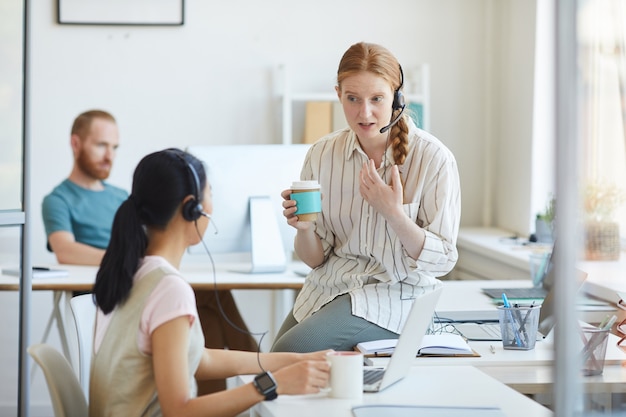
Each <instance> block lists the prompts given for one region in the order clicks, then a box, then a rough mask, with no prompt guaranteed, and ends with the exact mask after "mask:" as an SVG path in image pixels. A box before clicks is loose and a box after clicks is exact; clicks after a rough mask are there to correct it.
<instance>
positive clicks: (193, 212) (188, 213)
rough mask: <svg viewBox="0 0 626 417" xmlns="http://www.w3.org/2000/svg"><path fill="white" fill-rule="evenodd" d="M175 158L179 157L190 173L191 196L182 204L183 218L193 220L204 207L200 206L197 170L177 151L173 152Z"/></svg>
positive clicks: (200, 214) (198, 216) (200, 213)
mask: <svg viewBox="0 0 626 417" xmlns="http://www.w3.org/2000/svg"><path fill="white" fill-rule="evenodd" d="M173 153H174V155H176V157H177V158H180V159H181V160H182V161H183V163H184V164H185V166H186V167H187V170H188V171H189V172H190V173H191V189H192V192H193V198H192V199H191V200H189V201H187V202H185V204H183V218H184V219H185V220H187V221H190V222H195V221H196V220H198V219H199V218H200V216H202V211H203V210H204V208H203V207H202V203H201V202H200V177H199V176H198V172H197V171H196V169H195V168H194V167H193V165H191V164H190V163H189V162H188V161H187V160H186V159H185V158H184V157H183V156H182V155H180V154H179V153H178V152H173Z"/></svg>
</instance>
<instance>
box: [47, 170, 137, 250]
mask: <svg viewBox="0 0 626 417" xmlns="http://www.w3.org/2000/svg"><path fill="white" fill-rule="evenodd" d="M103 185H104V190H102V191H93V190H88V189H86V188H83V187H80V186H78V185H76V184H74V183H73V182H71V181H70V180H68V179H66V180H65V181H63V182H62V183H61V184H59V185H58V186H56V187H55V188H54V190H52V192H51V193H50V194H48V195H47V196H46V197H45V198H44V199H43V203H42V205H41V213H42V216H43V223H44V227H45V229H46V236H50V233H53V232H58V231H67V232H70V233H73V234H74V239H75V240H76V241H77V242H80V243H84V244H86V245H90V246H94V247H96V248H100V249H106V247H107V246H108V245H109V239H110V237H111V226H112V225H113V218H114V217H115V213H116V212H117V209H118V207H119V206H120V205H121V204H122V202H123V201H124V200H126V199H127V198H128V192H126V191H125V190H123V189H121V188H118V187H115V186H113V185H110V184H107V183H103Z"/></svg>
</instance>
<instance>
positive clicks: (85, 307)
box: [70, 294, 96, 402]
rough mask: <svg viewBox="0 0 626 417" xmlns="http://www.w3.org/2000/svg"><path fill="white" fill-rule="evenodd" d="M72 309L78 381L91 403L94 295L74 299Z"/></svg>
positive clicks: (71, 301)
mask: <svg viewBox="0 0 626 417" xmlns="http://www.w3.org/2000/svg"><path fill="white" fill-rule="evenodd" d="M70 309H71V311H72V318H73V319H74V324H75V326H76V335H77V336H78V337H77V338H78V379H79V381H80V385H81V387H82V389H83V393H84V394H85V398H86V399H87V402H89V371H90V368H91V352H92V350H93V331H94V329H93V327H94V324H95V321H96V306H95V304H94V303H93V298H92V294H84V295H78V296H76V297H73V298H72V299H71V300H70Z"/></svg>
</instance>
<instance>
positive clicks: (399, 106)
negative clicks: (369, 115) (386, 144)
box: [380, 64, 406, 133]
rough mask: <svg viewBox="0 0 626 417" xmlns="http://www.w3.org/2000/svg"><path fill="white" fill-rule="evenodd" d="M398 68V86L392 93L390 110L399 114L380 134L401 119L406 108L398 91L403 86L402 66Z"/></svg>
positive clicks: (400, 92) (402, 96)
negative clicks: (397, 111) (398, 111)
mask: <svg viewBox="0 0 626 417" xmlns="http://www.w3.org/2000/svg"><path fill="white" fill-rule="evenodd" d="M398 68H400V85H399V86H398V88H396V91H394V92H393V103H392V104H391V108H392V109H393V111H396V110H400V113H398V115H397V116H396V117H395V118H394V119H393V120H392V121H391V123H389V124H388V125H387V126H384V127H383V128H382V129H380V133H385V132H386V131H388V130H389V129H391V128H392V127H393V125H395V124H396V123H398V120H400V117H402V113H404V108H405V107H406V104H405V103H404V95H403V94H402V91H400V89H402V86H403V85H404V72H402V65H400V64H398Z"/></svg>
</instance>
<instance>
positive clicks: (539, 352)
mask: <svg viewBox="0 0 626 417" xmlns="http://www.w3.org/2000/svg"><path fill="white" fill-rule="evenodd" d="M550 336H551V334H550ZM550 336H549V337H548V338H547V339H546V340H542V341H538V342H537V343H536V344H535V348H534V349H532V350H511V349H504V348H503V347H502V342H499V341H498V342H477V341H469V342H467V343H468V344H469V345H470V347H471V348H472V349H474V351H476V353H478V354H479V355H480V357H475V356H470V357H467V356H458V357H443V356H442V357H416V358H415V360H414V361H413V366H461V365H463V366H465V365H471V366H476V367H479V368H483V367H504V368H508V367H511V366H513V367H534V366H550V365H552V364H553V363H554V344H553V343H552V341H551V340H550ZM619 339H620V338H619V337H618V336H616V335H614V334H609V340H608V345H607V348H606V356H605V364H606V365H621V364H622V363H626V352H624V350H622V348H620V347H619V346H617V341H618V340H619ZM581 348H582V345H581ZM366 362H367V364H368V365H373V366H386V365H387V363H388V362H389V358H385V357H378V358H367V359H366ZM624 381H626V379H624Z"/></svg>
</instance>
